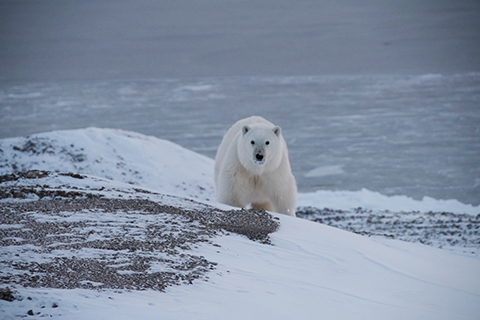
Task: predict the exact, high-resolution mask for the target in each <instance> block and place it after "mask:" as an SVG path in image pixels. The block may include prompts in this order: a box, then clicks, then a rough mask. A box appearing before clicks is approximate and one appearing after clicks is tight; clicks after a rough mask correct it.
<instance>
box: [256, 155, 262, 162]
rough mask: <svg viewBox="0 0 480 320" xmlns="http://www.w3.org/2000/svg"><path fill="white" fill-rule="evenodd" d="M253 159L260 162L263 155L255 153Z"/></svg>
mask: <svg viewBox="0 0 480 320" xmlns="http://www.w3.org/2000/svg"><path fill="white" fill-rule="evenodd" d="M255 158H257V160H258V161H262V160H263V154H260V153H257V154H256V155H255Z"/></svg>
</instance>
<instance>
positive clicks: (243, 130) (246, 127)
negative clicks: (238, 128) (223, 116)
mask: <svg viewBox="0 0 480 320" xmlns="http://www.w3.org/2000/svg"><path fill="white" fill-rule="evenodd" d="M248 131H250V127H249V126H243V128H242V133H243V134H246V133H247V132H248Z"/></svg>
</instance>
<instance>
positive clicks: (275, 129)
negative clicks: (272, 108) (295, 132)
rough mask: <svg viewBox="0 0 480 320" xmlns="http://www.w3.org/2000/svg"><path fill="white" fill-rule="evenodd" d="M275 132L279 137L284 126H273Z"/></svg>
mask: <svg viewBox="0 0 480 320" xmlns="http://www.w3.org/2000/svg"><path fill="white" fill-rule="evenodd" d="M273 133H275V134H276V135H277V136H278V137H279V136H280V134H281V133H282V128H280V127H279V126H275V127H273Z"/></svg>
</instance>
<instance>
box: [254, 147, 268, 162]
mask: <svg viewBox="0 0 480 320" xmlns="http://www.w3.org/2000/svg"><path fill="white" fill-rule="evenodd" d="M254 154H255V156H254V161H255V163H256V164H264V163H265V155H264V153H263V150H255V152H254Z"/></svg>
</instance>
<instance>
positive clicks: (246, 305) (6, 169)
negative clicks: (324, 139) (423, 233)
mask: <svg viewBox="0 0 480 320" xmlns="http://www.w3.org/2000/svg"><path fill="white" fill-rule="evenodd" d="M29 141H30V142H32V143H30V144H29V143H28V142H29ZM72 145H73V146H72ZM14 146H16V147H17V148H16V149H17V150H15V149H14ZM25 146H28V148H25ZM0 149H2V150H3V153H2V158H1V160H2V161H1V162H2V163H3V167H2V168H1V170H2V171H1V173H2V174H7V173H11V172H13V169H12V168H11V166H12V164H16V166H17V168H22V170H29V169H33V168H39V169H42V170H49V171H55V170H59V171H60V172H62V171H71V172H74V173H81V174H83V179H79V178H75V177H73V176H69V175H61V174H54V175H50V176H48V177H45V178H36V179H23V180H18V181H6V182H3V183H2V184H1V186H2V187H15V186H19V185H25V186H29V185H30V186H38V185H39V184H40V185H49V189H50V190H57V189H58V188H67V189H69V190H72V189H74V190H77V191H79V192H89V193H92V194H102V195H103V196H104V197H106V198H116V199H119V198H134V197H137V198H138V197H140V198H142V199H149V200H152V201H163V202H164V203H168V204H169V205H174V206H180V207H182V206H191V207H192V208H195V206H196V205H195V204H194V203H192V204H186V203H185V202H184V200H182V199H183V198H182V197H189V198H194V199H196V201H200V202H204V203H208V204H209V205H213V206H214V207H219V208H227V206H225V205H221V204H218V203H216V202H215V200H214V198H213V195H212V194H211V192H212V191H211V190H212V185H211V184H212V180H213V179H212V167H213V160H211V159H208V158H205V157H204V156H201V155H198V154H196V153H194V152H192V151H189V150H187V149H184V148H182V147H180V146H178V145H175V144H173V143H171V142H168V141H164V140H161V139H158V138H154V137H149V136H144V135H141V134H138V133H133V132H127V131H122V130H112V129H98V128H88V129H82V130H69V131H54V132H48V133H43V134H38V135H33V136H30V137H28V138H24V137H22V138H20V137H19V138H11V139H3V140H1V141H0ZM22 150H23V151H22ZM79 159H82V160H81V161H78V160H79ZM4 160H8V161H7V162H5V161H4ZM6 163H8V164H6ZM118 163H122V165H117V164H118ZM164 168H166V169H164ZM165 171H168V172H165ZM116 179H119V180H118V181H117V180H116ZM179 186H181V187H179ZM202 188H203V189H204V190H203V191H202V192H199V190H202ZM142 189H143V190H149V192H150V193H148V192H138V191H139V190H142ZM160 193H164V194H172V195H175V196H176V197H170V196H166V195H161V194H160ZM178 196H179V197H180V198H179V197H178ZM2 201H10V202H11V201H17V202H18V201H32V200H12V199H10V200H9V199H6V200H2ZM33 201H35V200H33ZM40 201H41V200H40ZM44 201H45V200H44ZM298 202H299V203H298V204H299V205H316V206H319V205H321V206H322V207H325V206H326V207H331V208H333V209H342V208H349V209H351V208H355V207H357V206H362V207H370V208H377V209H378V208H381V209H392V210H393V209H395V210H397V211H399V210H422V211H427V210H428V211H430V210H434V211H435V210H438V209H442V210H446V211H449V210H451V211H457V212H462V213H464V212H467V211H468V210H470V214H475V210H477V211H476V212H477V213H478V207H473V206H470V205H464V204H461V203H460V202H458V201H443V200H435V199H423V200H421V201H417V200H412V199H409V198H407V197H404V196H403V197H402V196H401V197H387V196H384V195H381V194H379V193H375V192H371V191H368V190H360V191H357V192H315V193H307V194H304V193H301V194H300V195H299V201H298ZM273 215H274V216H275V217H277V218H278V219H279V222H280V229H279V230H278V231H277V232H275V233H273V234H271V235H270V239H271V244H272V245H267V244H262V243H259V242H253V241H251V240H249V239H248V238H246V237H244V236H241V235H238V234H234V233H230V234H221V235H217V236H216V237H214V238H213V239H212V240H211V241H213V242H214V243H215V244H216V245H215V246H213V245H210V244H208V243H204V244H200V245H198V246H197V247H196V248H192V250H191V254H193V255H197V256H203V257H205V258H206V259H207V260H209V261H214V262H215V263H217V265H216V267H215V269H214V270H212V271H210V272H208V273H207V277H208V279H206V280H205V279H204V280H201V279H199V280H196V281H194V282H193V284H192V285H180V286H171V287H167V289H166V292H164V293H162V292H158V291H153V290H147V291H135V290H111V289H106V290H99V291H98V290H97V291H96V290H85V289H74V290H65V289H49V288H24V287H20V286H14V287H13V289H14V291H15V290H16V291H17V293H16V294H17V295H19V296H21V297H23V300H21V301H20V300H15V301H13V302H7V301H4V300H0V309H1V311H0V316H1V318H2V319H10V318H12V319H13V318H14V317H15V316H17V315H24V316H26V314H27V311H29V310H32V312H33V314H36V313H39V314H38V315H37V316H38V317H40V316H51V317H52V318H63V319H85V318H103V319H131V318H141V319H157V318H158V317H159V316H161V317H162V318H167V319H192V318H194V319H224V318H229V319H245V318H271V319H274V318H280V319H282V318H299V319H317V318H318V317H319V315H321V316H322V317H326V318H335V319H352V318H363V319H385V318H388V319H406V318H408V319H452V318H455V319H476V318H478V315H479V314H480V307H479V306H480V259H479V258H478V254H466V253H461V252H453V251H449V250H442V249H438V248H433V247H430V246H425V245H422V244H420V243H409V242H403V241H398V240H389V239H384V238H376V237H374V238H370V237H364V236H360V235H356V234H353V233H350V232H346V231H343V230H339V229H336V228H332V227H329V226H326V225H322V224H318V223H313V222H311V221H307V220H303V219H298V218H292V217H287V216H283V215H279V214H273ZM116 216H117V218H118V221H117V222H116V223H118V224H119V226H120V225H121V224H122V223H126V222H127V221H129V220H131V221H136V222H135V223H136V226H137V227H141V226H142V225H146V224H147V223H152V221H156V222H155V223H157V224H161V223H162V222H161V218H159V219H157V218H154V216H135V215H133V214H130V215H128V214H127V215H123V216H122V214H120V213H119V215H116ZM32 217H34V218H36V219H43V220H44V221H45V222H47V221H51V220H49V219H52V218H51V217H49V216H48V215H44V214H40V213H33V216H32ZM112 217H113V216H110V215H107V216H104V217H102V215H101V213H95V212H87V211H85V212H78V213H75V214H69V213H65V214H64V215H63V216H62V219H65V221H69V222H75V221H82V220H83V221H92V220H98V222H100V223H102V221H105V223H107V222H108V221H109V220H110V221H111V220H112V219H114V218H112ZM122 219H123V220H122ZM152 219H153V220H152ZM43 220H42V221H43ZM11 227H17V225H12V226H11ZM3 228H4V226H3V225H2V229H3ZM109 228H111V227H109ZM88 230H89V229H88V228H87V229H85V232H87V231H88ZM96 230H98V227H97V228H96ZM118 230H122V229H118ZM132 230H133V231H130V232H133V235H134V236H135V234H136V233H135V232H136V231H135V230H136V229H132ZM111 232H114V233H115V229H111ZM27 249H28V248H25V249H21V247H18V248H17V249H14V247H3V248H2V249H1V251H0V254H1V255H2V256H3V257H4V258H5V257H11V258H12V257H15V252H17V250H27ZM33 249H34V248H30V250H33ZM18 254H19V255H20V257H22V251H18ZM76 254H78V255H79V257H80V258H81V257H95V256H97V255H101V254H105V253H102V252H100V251H96V250H85V249H84V250H82V251H80V252H78V253H76ZM23 255H24V254H23ZM53 255H58V256H59V257H62V256H63V257H65V256H71V255H72V253H71V252H70V253H69V252H64V251H61V250H56V251H54V252H53ZM45 258H47V256H40V255H35V254H34V255H29V256H25V255H24V256H23V258H22V259H27V260H28V259H33V260H32V261H42V259H45ZM27 260H25V261H27ZM153 267H154V269H155V270H161V268H162V266H161V265H156V264H154V265H153ZM90 284H91V285H92V286H93V287H95V286H98V285H101V284H100V283H93V282H91V283H90ZM27 297H30V299H27ZM53 306H55V307H53Z"/></svg>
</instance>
